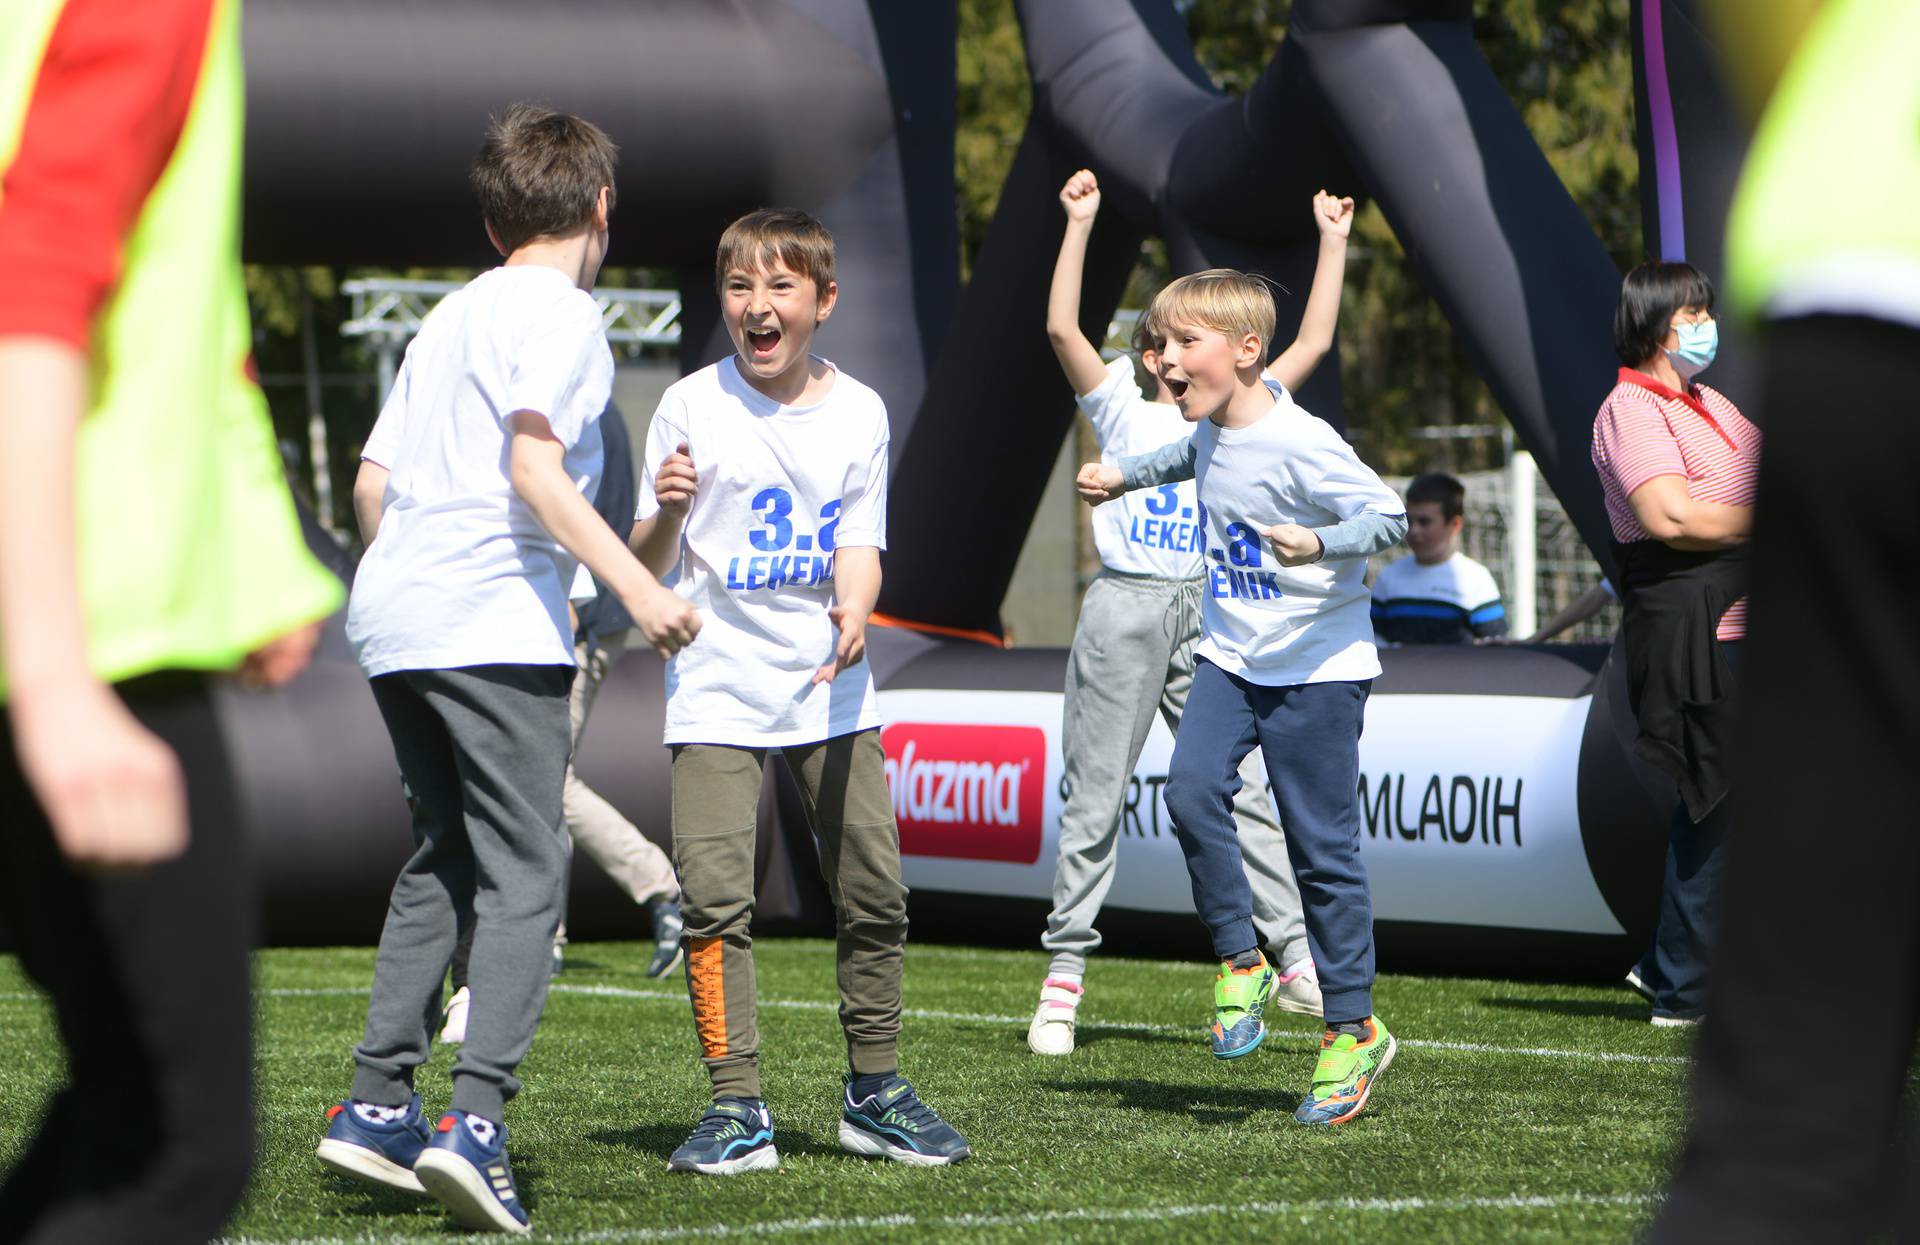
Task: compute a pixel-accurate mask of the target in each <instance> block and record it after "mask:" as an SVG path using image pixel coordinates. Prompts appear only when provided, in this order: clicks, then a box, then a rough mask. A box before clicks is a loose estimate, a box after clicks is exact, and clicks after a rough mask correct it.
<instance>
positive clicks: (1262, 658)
mask: <svg viewBox="0 0 1920 1245" xmlns="http://www.w3.org/2000/svg"><path fill="white" fill-rule="evenodd" d="M1193 445H1194V451H1195V453H1194V474H1195V480H1196V482H1197V483H1198V484H1199V486H1200V504H1201V510H1200V513H1201V520H1202V522H1203V523H1204V524H1205V526H1206V534H1207V542H1206V543H1207V548H1206V553H1205V557H1206V587H1207V591H1206V593H1205V594H1204V595H1203V597H1202V598H1201V617H1202V621H1203V623H1204V625H1205V629H1206V635H1205V636H1204V637H1203V638H1202V639H1201V641H1200V644H1199V647H1198V648H1197V649H1196V652H1198V654H1199V655H1200V656H1202V657H1205V658H1206V659H1207V660H1208V661H1210V662H1212V663H1213V664H1214V665H1216V666H1219V667H1220V668H1221V669H1223V670H1225V671H1227V672H1229V673H1231V674H1236V675H1238V676H1240V677H1241V678H1243V679H1246V680H1247V681H1248V682H1251V683H1260V684H1264V685H1267V686H1271V687H1285V686H1290V685H1293V684H1298V683H1329V682H1333V681H1335V680H1345V679H1371V678H1374V677H1376V676H1378V675H1379V673H1380V659H1379V656H1378V654H1377V653H1376V652H1375V651H1374V647H1373V623H1372V621H1371V620H1370V619H1369V617H1368V607H1369V605H1370V600H1371V599H1370V598H1369V597H1368V595H1367V585H1366V572H1367V564H1366V559H1364V558H1350V559H1345V560H1342V561H1337V562H1316V563H1313V564H1311V565H1308V566H1295V567H1282V566H1281V565H1280V564H1279V563H1277V562H1276V561H1274V556H1273V548H1272V546H1271V545H1269V544H1268V543H1267V542H1266V540H1265V539H1264V538H1262V537H1261V535H1260V533H1261V532H1262V531H1264V530H1265V529H1267V528H1269V527H1272V526H1273V525H1274V524H1276V523H1298V524H1300V525H1301V526H1302V527H1329V526H1331V525H1333V524H1335V523H1338V522H1341V521H1342V520H1345V519H1350V518H1352V517H1354V516H1355V515H1357V514H1360V513H1362V512H1363V511H1369V510H1370V511H1373V512H1375V513H1377V514H1386V515H1399V514H1402V513H1404V512H1405V509H1406V508H1405V506H1403V505H1402V504H1401V501H1400V498H1399V495H1398V494H1396V493H1395V492H1394V491H1393V490H1392V489H1390V488H1388V487H1387V486H1386V485H1385V484H1383V483H1381V481H1380V477H1379V476H1377V475H1375V474H1374V473H1373V469H1372V468H1370V467H1368V466H1367V465H1366V464H1365V463H1363V462H1361V461H1360V459H1359V456H1358V455H1356V454H1355V453H1354V452H1353V447H1351V446H1349V445H1348V444H1347V443H1346V442H1345V441H1343V440H1341V438H1340V434H1339V433H1337V432H1335V431H1334V430H1333V428H1332V426H1331V425H1329V424H1328V423H1327V422H1326V421H1325V420H1322V419H1317V418H1315V417H1314V416H1312V415H1309V414H1308V413H1307V412H1306V411H1304V410H1302V409H1301V408H1300V407H1299V406H1297V405H1295V403H1294V401H1293V399H1292V398H1291V397H1290V396H1288V395H1287V394H1286V393H1285V391H1280V392H1279V393H1277V394H1276V395H1275V402H1274V406H1273V409H1272V410H1271V411H1269V412H1268V413H1267V414H1266V415H1265V416H1263V417H1262V418H1261V419H1260V420H1258V421H1257V422H1255V423H1253V424H1250V425H1248V426H1247V427H1245V428H1222V427H1220V426H1219V425H1218V424H1215V423H1213V422H1211V421H1206V422H1203V423H1201V424H1200V426H1199V428H1198V430H1196V431H1195V432H1194V434H1193Z"/></svg>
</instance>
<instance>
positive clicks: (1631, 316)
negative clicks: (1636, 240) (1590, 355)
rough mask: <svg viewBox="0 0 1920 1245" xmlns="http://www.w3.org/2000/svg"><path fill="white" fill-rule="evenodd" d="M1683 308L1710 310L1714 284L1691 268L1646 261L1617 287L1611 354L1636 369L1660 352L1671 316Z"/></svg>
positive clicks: (1664, 260) (1670, 262)
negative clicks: (1617, 304) (1617, 294)
mask: <svg viewBox="0 0 1920 1245" xmlns="http://www.w3.org/2000/svg"><path fill="white" fill-rule="evenodd" d="M1682 307H1705V308H1706V309H1707V310H1709V311H1711V310H1713V282H1711V281H1709V280H1707V274H1706V273H1704V272H1701V271H1700V270H1699V269H1698V268H1695V267H1694V266H1693V265H1692V264H1686V263H1682V262H1680V261H1679V260H1672V259H1662V260H1649V261H1647V262H1646V263H1644V264H1641V265H1640V266H1639V267H1637V268H1635V269H1634V270H1633V271H1632V272H1629V273H1628V274H1627V276H1626V279H1625V280H1624V281H1622V282H1621V283H1620V305H1619V306H1617V307H1615V308H1614V311H1613V353H1615V354H1616V355H1619V356H1620V362H1622V363H1624V364H1626V365H1627V366H1628V367H1639V366H1640V365H1641V364H1642V363H1645V362H1646V361H1647V360H1648V359H1651V358H1652V357H1653V356H1654V355H1656V354H1658V353H1659V351H1660V343H1661V342H1663V341H1665V340H1666V337H1667V329H1668V328H1669V327H1670V326H1671V325H1672V323H1673V313H1674V312H1676V311H1678V310H1680V309H1681V308H1682Z"/></svg>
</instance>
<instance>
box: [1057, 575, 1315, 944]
mask: <svg viewBox="0 0 1920 1245" xmlns="http://www.w3.org/2000/svg"><path fill="white" fill-rule="evenodd" d="M1202 584H1203V581H1201V580H1198V579H1189V580H1175V579H1156V578H1152V577H1149V576H1142V575H1122V574H1118V573H1116V572H1114V571H1103V572H1101V574H1100V577H1099V578H1098V579H1095V580H1094V581H1093V583H1092V584H1090V585H1088V587H1087V595H1086V598H1085V599H1084V600H1083V601H1082V602H1081V605H1080V622H1079V625H1078V626H1076V627H1075V628H1074V632H1073V649H1072V652H1071V653H1070V655H1069V656H1068V658H1067V701H1066V722H1065V725H1064V728H1063V730H1062V732H1061V735H1062V745H1063V748H1064V751H1065V754H1066V755H1065V767H1066V781H1067V803H1066V809H1065V810H1064V811H1063V812H1062V813H1061V815H1060V849H1059V856H1058V859H1057V860H1056V861H1055V864H1054V873H1053V912H1052V913H1051V914H1050V915H1049V916H1048V917H1047V932H1046V933H1045V934H1044V935H1042V936H1041V939H1040V945H1041V946H1043V947H1045V948H1046V949H1047V950H1048V951H1051V952H1052V953H1053V960H1052V962H1051V964H1049V966H1048V971H1049V972H1053V973H1084V972H1085V971H1086V966H1087V955H1088V954H1089V953H1090V952H1092V951H1093V950H1094V948H1096V947H1098V946H1099V945H1100V931H1098V930H1096V929H1095V928H1094V927H1093V922H1094V920H1095V918H1097V917H1098V916H1099V915H1100V905H1101V904H1102V903H1103V902H1104V901H1105V900H1106V897H1107V891H1108V890H1109V889H1110V888H1111V887H1112V886H1113V867H1114V863H1115V853H1116V851H1117V849H1118V847H1119V839H1120V811H1121V808H1122V806H1123V804H1124V803H1125V800H1126V794H1127V780H1128V779H1129V778H1130V777H1131V776H1132V774H1133V767H1134V764H1135V763H1136V762H1138V761H1139V759H1140V749H1141V748H1142V747H1144V746H1145V745H1146V741H1147V731H1148V730H1149V729H1150V728H1151V727H1152V726H1153V715H1154V712H1155V710H1158V711H1159V713H1160V715H1161V716H1162V717H1163V718H1165V719H1166V722H1167V729H1168V730H1171V731H1173V732H1175V733H1176V734H1177V733H1178V732H1179V730H1180V714H1181V712H1182V710H1184V709H1185V708H1186V703H1187V690H1188V688H1190V687H1191V686H1192V685H1193V649H1194V645H1195V644H1197V643H1199V640H1200V592H1201V589H1202ZM1240 777H1241V787H1240V794H1239V795H1238V796H1236V797H1235V799H1234V805H1233V816H1234V821H1235V823H1236V825H1237V828H1238V830H1239V835H1240V850H1241V854H1242V856H1243V857H1244V858H1245V861H1246V867H1247V880H1248V881H1249V882H1250V883H1251V884H1252V886H1253V920H1254V924H1255V926H1256V927H1257V928H1258V929H1259V931H1260V933H1261V935H1262V937H1263V938H1264V939H1265V940H1266V944H1267V947H1268V949H1269V952H1270V953H1271V956H1272V958H1273V961H1274V963H1275V965H1276V966H1277V967H1280V968H1285V967H1286V966H1287V965H1289V964H1292V963H1294V962H1296V961H1298V960H1302V959H1305V958H1306V957H1307V930H1306V924H1305V922H1304V921H1303V920H1302V918H1301V914H1300V889H1299V887H1298V886H1297V885H1296V884H1295V883H1294V880H1293V867H1292V866H1291V865H1290V864H1288V862H1287V843H1286V839H1285V837H1283V835H1282V834H1281V831H1280V825H1279V822H1278V821H1276V820H1275V818H1274V815H1273V805H1272V803H1271V802H1270V801H1269V800H1268V798H1267V783H1266V775H1265V774H1263V773H1262V772H1261V769H1260V758H1259V756H1258V754H1257V753H1253V754H1249V755H1248V757H1247V761H1246V763H1245V764H1244V765H1242V766H1241V767H1240ZM1141 798H1142V799H1145V798H1147V797H1146V796H1145V795H1144V794H1143V795H1142V796H1141ZM1169 833H1171V827H1169Z"/></svg>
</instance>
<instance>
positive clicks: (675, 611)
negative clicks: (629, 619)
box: [621, 584, 700, 660]
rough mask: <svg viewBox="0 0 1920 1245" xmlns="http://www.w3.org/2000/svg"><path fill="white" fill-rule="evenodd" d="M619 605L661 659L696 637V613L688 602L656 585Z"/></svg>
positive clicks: (672, 653)
mask: <svg viewBox="0 0 1920 1245" xmlns="http://www.w3.org/2000/svg"><path fill="white" fill-rule="evenodd" d="M621 604H623V605H625V606H626V607H627V613H629V614H632V615H633V625H634V626H636V627H638V628H640V634H641V635H643V636H645V637H646V639H647V643H649V644H651V645H653V651H654V652H656V653H658V654H660V656H661V658H662V659H663V660H664V659H665V658H669V657H672V656H673V655H674V654H675V653H677V652H679V651H680V650H681V649H683V648H685V647H686V646H687V645H689V644H691V643H693V637H695V636H697V635H699V634H700V611H699V610H697V609H695V608H693V604H692V602H690V601H688V600H686V599H685V598H684V597H682V596H680V595H679V594H678V593H676V592H673V591H672V590H670V589H667V588H662V587H660V586H659V585H658V584H656V585H654V586H653V587H651V588H649V589H647V591H646V593H645V595H643V596H641V597H640V598H638V599H637V600H633V601H623V602H622V603H621Z"/></svg>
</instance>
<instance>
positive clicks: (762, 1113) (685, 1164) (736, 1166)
mask: <svg viewBox="0 0 1920 1245" xmlns="http://www.w3.org/2000/svg"><path fill="white" fill-rule="evenodd" d="M779 1166H780V1152H779V1151H778V1150H776V1149H774V1148H773V1115H772V1113H771V1112H769V1111H768V1110H767V1104H766V1103H765V1102H762V1101H761V1100H760V1099H758V1098H717V1099H715V1100H714V1102H713V1105H711V1106H709V1107H708V1108H707V1110H706V1114H704V1115H702V1116H701V1117H700V1122H699V1123H698V1124H695V1125H694V1126H693V1136H691V1137H689V1138H687V1139H686V1140H685V1141H683V1142H681V1143H680V1148H679V1149H678V1150H675V1151H674V1152H673V1157H672V1158H670V1159H668V1160H667V1170H668V1171H670V1172H699V1173H701V1174H702V1175H705V1176H733V1175H738V1174H739V1173H740V1172H757V1171H773V1170H775V1169H777V1168H778V1167H779Z"/></svg>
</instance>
